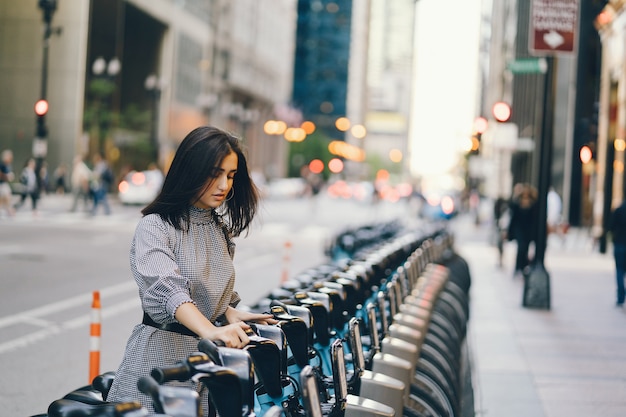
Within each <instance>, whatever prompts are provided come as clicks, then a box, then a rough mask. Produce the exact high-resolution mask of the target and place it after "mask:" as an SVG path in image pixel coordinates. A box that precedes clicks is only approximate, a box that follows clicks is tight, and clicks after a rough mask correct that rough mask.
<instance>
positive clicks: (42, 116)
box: [35, 98, 48, 138]
mask: <svg viewBox="0 0 626 417" xmlns="http://www.w3.org/2000/svg"><path fill="white" fill-rule="evenodd" d="M47 113H48V100H46V99H43V98H42V99H40V100H37V102H36V103H35V114H36V115H37V137H39V138H45V137H46V136H48V128H47V127H46V114H47Z"/></svg>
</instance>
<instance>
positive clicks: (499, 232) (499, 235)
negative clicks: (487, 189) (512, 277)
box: [493, 196, 511, 268]
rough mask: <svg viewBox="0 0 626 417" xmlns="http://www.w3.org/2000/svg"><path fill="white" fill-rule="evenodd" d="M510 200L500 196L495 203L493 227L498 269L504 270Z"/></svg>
mask: <svg viewBox="0 0 626 417" xmlns="http://www.w3.org/2000/svg"><path fill="white" fill-rule="evenodd" d="M510 218H511V216H510V214H509V200H508V199H506V198H504V197H502V196H500V197H498V198H496V201H495V202H494V203H493V223H494V224H493V226H494V234H495V243H496V248H497V249H498V267H499V268H502V266H503V258H504V241H505V240H506V235H507V229H508V227H509V221H510Z"/></svg>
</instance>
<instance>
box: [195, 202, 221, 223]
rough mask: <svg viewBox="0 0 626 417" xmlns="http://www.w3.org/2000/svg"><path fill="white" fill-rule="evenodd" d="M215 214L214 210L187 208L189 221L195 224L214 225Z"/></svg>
mask: <svg viewBox="0 0 626 417" xmlns="http://www.w3.org/2000/svg"><path fill="white" fill-rule="evenodd" d="M216 216H217V213H215V210H214V209H203V208H198V207H196V206H191V207H189V221H190V222H191V223H195V224H209V223H215V221H216V219H215V217H216Z"/></svg>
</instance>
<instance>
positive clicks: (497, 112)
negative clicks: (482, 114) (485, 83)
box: [491, 101, 511, 123]
mask: <svg viewBox="0 0 626 417" xmlns="http://www.w3.org/2000/svg"><path fill="white" fill-rule="evenodd" d="M491 112H492V113H493V117H494V118H495V119H496V120H497V121H498V122H500V123H504V122H507V121H508V120H509V119H510V118H511V106H509V105H508V104H507V103H505V102H504V101H498V102H497V103H496V104H494V105H493V107H492V108H491Z"/></svg>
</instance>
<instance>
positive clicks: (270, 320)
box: [224, 307, 278, 324]
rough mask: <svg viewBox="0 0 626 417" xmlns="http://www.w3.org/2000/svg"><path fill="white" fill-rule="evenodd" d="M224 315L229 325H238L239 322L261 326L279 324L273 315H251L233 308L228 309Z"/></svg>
mask: <svg viewBox="0 0 626 417" xmlns="http://www.w3.org/2000/svg"><path fill="white" fill-rule="evenodd" d="M224 315H225V316H226V319H227V320H228V322H229V323H236V322H238V321H245V322H254V323H259V324H276V323H278V320H276V319H275V318H274V316H272V315H271V314H264V313H250V312H248V311H242V310H237V309H236V308H233V307H228V309H227V310H226V312H225V313H224Z"/></svg>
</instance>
